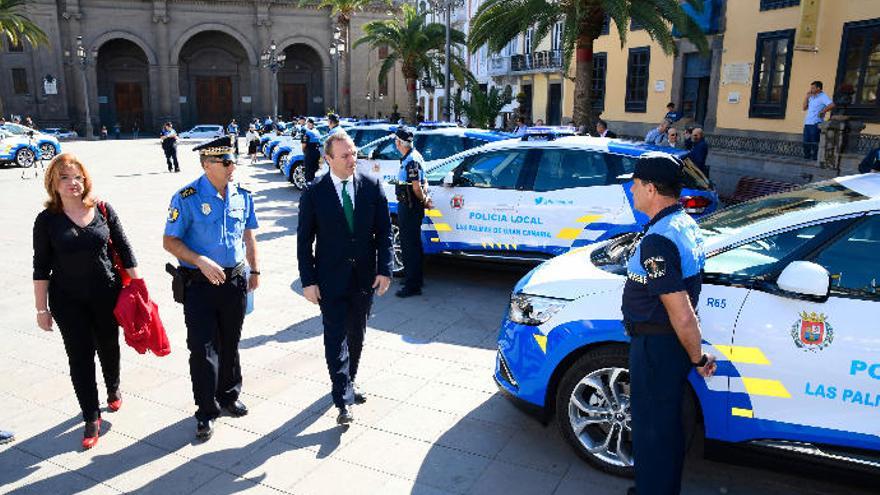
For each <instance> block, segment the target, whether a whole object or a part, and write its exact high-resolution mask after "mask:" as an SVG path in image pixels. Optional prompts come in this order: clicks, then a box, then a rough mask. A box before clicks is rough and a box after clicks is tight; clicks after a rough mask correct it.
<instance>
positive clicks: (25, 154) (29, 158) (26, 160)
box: [15, 148, 35, 168]
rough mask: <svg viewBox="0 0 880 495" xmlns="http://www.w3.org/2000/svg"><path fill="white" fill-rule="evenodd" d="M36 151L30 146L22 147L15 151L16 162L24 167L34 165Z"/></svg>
mask: <svg viewBox="0 0 880 495" xmlns="http://www.w3.org/2000/svg"><path fill="white" fill-rule="evenodd" d="M34 159H35V156H34V152H33V151H32V150H30V149H29V148H22V149H20V150H18V152H17V153H15V164H16V165H18V166H19V167H22V168H29V167H32V166H34Z"/></svg>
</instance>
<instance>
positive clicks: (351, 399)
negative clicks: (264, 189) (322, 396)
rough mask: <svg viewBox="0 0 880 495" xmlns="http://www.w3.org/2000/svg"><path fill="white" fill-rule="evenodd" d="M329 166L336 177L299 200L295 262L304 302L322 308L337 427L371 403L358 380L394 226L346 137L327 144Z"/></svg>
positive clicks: (387, 276)
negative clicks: (355, 410)
mask: <svg viewBox="0 0 880 495" xmlns="http://www.w3.org/2000/svg"><path fill="white" fill-rule="evenodd" d="M324 159H325V160H327V162H328V164H329V165H330V172H328V173H327V174H326V175H324V176H323V177H322V178H321V179H320V180H318V181H315V182H313V183H311V184H309V185H308V186H307V187H306V189H305V190H304V191H303V194H302V196H301V197H300V203H299V223H298V225H297V259H298V262H299V277H300V280H301V281H302V285H303V296H304V297H305V298H306V299H307V300H308V301H310V302H311V303H313V304H319V305H320V307H321V317H322V319H323V323H324V355H325V358H326V360H327V368H328V370H329V372H330V380H331V381H332V382H333V386H332V390H331V395H332V397H333V405H335V406H336V407H337V409H338V410H339V415H338V416H337V418H336V422H337V423H338V424H347V423H350V422H352V421H353V420H354V416H353V414H352V412H351V405H352V404H355V403H362V402H364V401H366V396H365V395H364V394H363V393H362V392H361V391H360V390H359V389H358V388H357V386H356V385H355V379H356V378H357V371H358V364H359V363H360V358H361V351H362V349H363V343H364V334H365V332H366V328H367V316H368V315H369V312H370V307H371V306H372V303H373V294H374V293H377V294H379V295H380V296H381V295H383V294H385V292H386V291H387V290H388V287H389V286H390V285H391V260H392V257H393V248H392V244H391V218H390V216H389V213H388V201H387V199H386V198H385V193H384V192H383V190H382V186H381V184H380V183H379V180H378V179H377V178H375V177H371V176H368V175H363V174H361V173H359V172H356V171H355V164H356V162H357V148H356V147H355V145H354V142H353V141H352V140H351V137H349V136H348V134H346V133H338V134H334V135H332V136H330V137H328V138H327V141H326V142H325V143H324ZM313 245H314V250H313V248H312V246H313Z"/></svg>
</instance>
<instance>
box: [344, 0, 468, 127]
mask: <svg viewBox="0 0 880 495" xmlns="http://www.w3.org/2000/svg"><path fill="white" fill-rule="evenodd" d="M401 13H402V14H403V15H402V17H400V18H395V19H388V20H382V21H372V22H368V23H367V24H365V25H364V35H363V36H362V37H361V38H360V39H359V40H357V41H355V42H354V45H353V47H357V46H360V45H362V44H364V43H367V44H369V45H370V46H371V47H372V48H379V47H382V46H385V47H388V56H387V57H386V58H385V60H384V61H383V62H382V65H381V66H380V67H379V84H382V83H384V82H385V81H386V80H387V79H388V73H389V72H391V70H392V69H393V68H394V66H395V64H397V62H400V65H401V67H400V68H401V72H402V73H403V78H404V79H405V80H406V92H407V97H408V99H409V119H408V120H409V121H410V122H411V123H415V122H416V108H417V102H416V81H418V80H420V79H425V80H429V81H439V82H440V83H442V82H443V81H444V76H443V51H444V47H445V46H446V26H445V25H443V24H439V23H436V22H432V23H430V24H426V23H425V15H424V14H419V13H417V12H416V9H415V8H414V7H413V6H411V5H408V4H404V5H403V6H402V7H401ZM450 39H451V43H452V48H453V50H454V49H455V48H457V47H460V46H463V45H464V44H465V34H464V33H462V32H461V31H459V30H457V29H452V30H451V34H450ZM449 71H450V75H451V76H452V78H453V79H455V80H456V82H458V83H459V85H461V86H466V85H467V84H469V83H472V82H474V76H473V75H472V74H471V73H470V71H469V70H468V69H467V65H466V64H465V62H464V60H463V59H462V58H461V57H460V56H458V55H455V54H453V55H452V56H451V58H450V65H449Z"/></svg>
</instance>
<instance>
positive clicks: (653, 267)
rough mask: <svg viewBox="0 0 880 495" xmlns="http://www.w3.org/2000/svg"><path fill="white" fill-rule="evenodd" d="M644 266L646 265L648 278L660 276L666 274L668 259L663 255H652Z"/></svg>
mask: <svg viewBox="0 0 880 495" xmlns="http://www.w3.org/2000/svg"><path fill="white" fill-rule="evenodd" d="M642 266H644V267H645V271H646V272H647V273H648V278H660V277H662V276H663V275H666V260H665V259H663V256H652V257H651V258H648V259H646V260H645V262H644V263H642Z"/></svg>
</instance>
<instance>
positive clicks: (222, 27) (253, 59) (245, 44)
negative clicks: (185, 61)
mask: <svg viewBox="0 0 880 495" xmlns="http://www.w3.org/2000/svg"><path fill="white" fill-rule="evenodd" d="M204 31H220V32H221V33H225V34H228V35H229V36H232V37H233V38H235V39H236V40H237V41H238V42H239V43H240V44H241V47H242V48H243V49H244V52H245V53H246V54H247V57H248V62H249V63H250V65H251V66H252V67H255V66H256V65H257V64H258V63H259V58H258V56H257V52H256V50H255V49H254V46H253V45H252V44H251V42H250V40H248V38H247V37H246V36H245V35H243V34H241V33H240V32H239V31H238V30H236V29H235V28H233V27H231V26H228V25H226V24H221V23H219V22H206V23H203V24H198V25H195V26H193V27H191V28H189V29H187V30H186V31H184V32H183V34H181V35H180V37H179V38H177V42H175V43H174V46H173V47H172V48H171V63H172V64H176V63H177V61H178V59H179V58H180V51H181V50H182V49H183V46H184V45H185V44H186V42H187V41H189V40H190V38H192V37H193V36H195V35H197V34H199V33H201V32H204Z"/></svg>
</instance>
